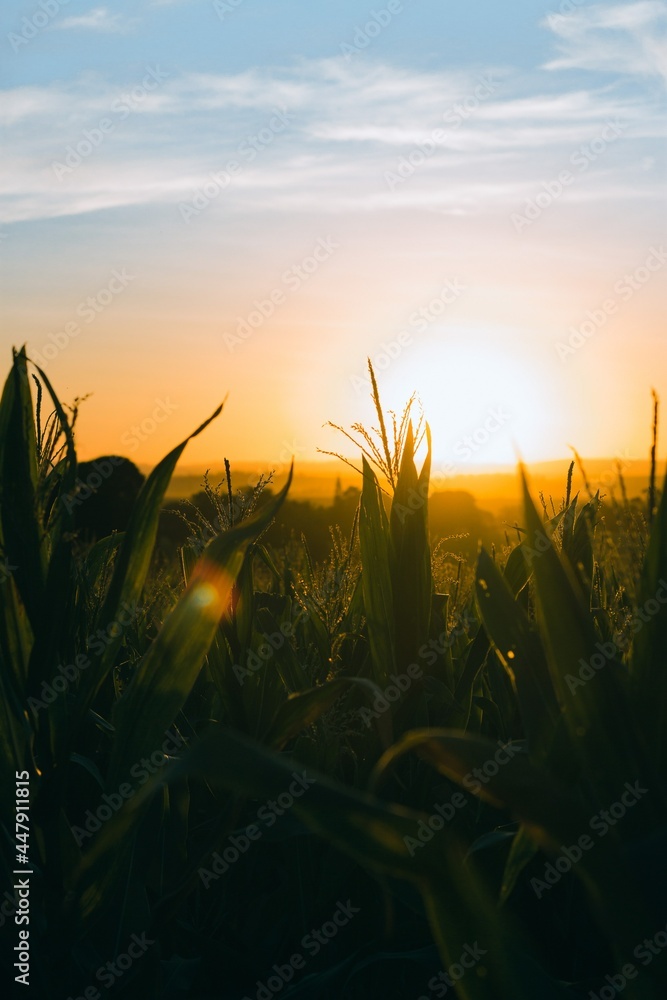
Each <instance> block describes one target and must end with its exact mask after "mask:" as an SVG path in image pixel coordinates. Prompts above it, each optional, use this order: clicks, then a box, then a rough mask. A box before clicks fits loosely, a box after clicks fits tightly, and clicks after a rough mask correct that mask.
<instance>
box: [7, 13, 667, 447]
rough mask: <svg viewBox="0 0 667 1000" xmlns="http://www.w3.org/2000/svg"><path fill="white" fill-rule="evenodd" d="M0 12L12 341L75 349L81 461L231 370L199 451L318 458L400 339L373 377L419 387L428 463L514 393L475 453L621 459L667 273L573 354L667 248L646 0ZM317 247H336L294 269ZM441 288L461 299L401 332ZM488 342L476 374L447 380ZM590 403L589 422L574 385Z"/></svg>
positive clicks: (399, 390) (650, 374) (645, 376)
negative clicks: (300, 273) (366, 367)
mask: <svg viewBox="0 0 667 1000" xmlns="http://www.w3.org/2000/svg"><path fill="white" fill-rule="evenodd" d="M0 20H1V23H0V44H2V45H3V48H4V59H3V67H4V69H3V78H2V89H3V91H4V93H3V101H2V107H3V110H2V112H1V115H2V120H3V130H4V138H5V142H4V148H5V154H4V157H3V160H4V169H3V180H2V189H1V190H0V208H1V210H2V216H3V222H2V229H1V232H2V237H3V238H2V241H1V242H0V253H2V257H3V270H4V275H5V276H4V279H3V280H4V283H5V299H6V306H5V332H4V333H3V334H2V344H0V346H1V347H2V349H3V351H4V352H5V354H6V355H7V356H8V351H9V346H10V345H11V344H12V343H17V342H20V341H22V340H27V341H28V343H29V345H30V347H31V348H32V349H34V350H36V351H40V350H41V349H42V348H43V347H44V345H48V344H50V343H59V344H61V345H63V344H65V341H67V343H66V345H65V346H60V347H58V350H57V352H56V354H55V356H54V357H53V359H52V360H51V361H50V362H49V363H50V373H52V374H53V377H54V378H55V379H56V382H57V383H58V384H59V385H60V386H61V388H62V391H63V394H64V395H65V396H66V397H67V395H68V394H69V395H70V396H71V395H73V394H84V393H85V392H91V393H92V397H91V400H90V401H88V402H87V403H86V411H84V413H85V414H87V416H84V417H82V428H83V429H82V431H81V434H82V438H81V440H82V445H83V449H84V451H86V450H88V451H91V452H92V451H96V450H105V451H117V450H119V448H120V445H119V441H120V440H122V438H123V434H124V433H126V431H127V427H128V426H129V425H130V424H131V422H132V421H134V420H137V419H139V418H141V416H142V414H146V413H150V412H151V407H152V406H153V404H154V400H155V399H156V398H158V396H159V395H160V394H164V393H167V392H171V393H172V396H173V397H174V399H175V400H177V407H176V409H175V410H174V414H175V415H174V416H173V417H171V418H170V420H169V421H168V422H166V423H165V426H164V427H160V428H159V429H158V430H156V432H155V433H154V434H152V436H151V437H150V438H149V439H147V440H146V442H145V443H142V447H141V448H140V449H139V451H138V454H137V458H138V459H142V460H145V461H149V460H153V459H154V458H156V457H158V455H159V454H160V452H161V451H163V450H164V447H165V445H166V446H168V445H169V444H170V443H171V442H173V441H174V440H175V438H177V437H178V436H179V434H181V433H186V432H187V431H188V429H189V428H190V425H192V426H194V425H196V423H197V422H198V421H199V419H200V418H201V416H202V409H204V410H209V409H212V408H213V406H214V405H215V402H216V401H217V399H218V398H219V397H220V396H221V395H224V393H225V392H226V391H227V389H230V388H232V389H233V397H234V402H233V405H234V407H235V408H236V409H235V410H234V411H233V414H235V416H234V415H233V418H232V422H231V424H230V427H229V428H228V430H227V432H226V433H227V434H228V435H229V436H228V437H225V433H223V432H222V431H220V432H218V431H216V434H219V438H216V437H215V435H214V438H213V443H212V447H213V450H214V451H215V450H217V448H218V447H226V448H227V450H228V451H230V450H231V451H232V452H233V454H235V455H238V456H247V455H248V454H252V455H253V456H261V457H263V458H269V459H270V458H271V457H272V456H275V455H277V454H279V452H282V451H284V449H285V441H286V440H287V441H294V440H296V437H297V429H298V434H300V441H301V443H300V446H299V447H300V450H301V451H302V453H303V454H304V455H307V456H309V457H310V456H312V455H314V454H315V448H316V447H318V446H321V447H327V446H330V445H331V443H332V442H331V441H329V440H327V439H326V438H325V437H324V436H323V434H322V431H321V425H322V423H323V422H324V420H326V419H328V418H331V419H335V420H337V421H341V422H346V420H348V419H349V420H351V419H355V418H356V417H358V416H364V415H365V411H364V406H365V405H366V404H365V402H364V400H363V399H362V398H360V394H359V388H358V376H359V375H360V374H361V375H363V364H364V358H365V356H366V355H369V354H370V355H371V356H379V353H381V352H382V351H383V348H382V344H386V343H390V342H393V339H394V338H396V337H398V335H399V334H400V333H401V331H404V330H406V329H407V330H408V332H409V335H410V337H411V341H410V343H407V341H406V343H405V345H404V348H403V349H402V351H401V358H400V362H399V361H398V360H396V361H395V363H393V364H391V365H389V364H388V365H387V371H386V374H385V375H384V376H383V378H384V383H385V384H386V386H387V392H388V394H389V398H390V399H391V400H392V401H394V400H396V405H398V402H399V401H400V398H401V397H404V396H405V395H406V394H407V393H408V392H409V391H410V390H411V389H412V388H413V387H414V388H417V389H418V391H419V392H420V393H421V395H422V397H423V399H424V404H425V407H426V410H427V415H428V416H429V418H430V419H431V420H432V422H435V423H436V424H438V423H440V425H441V427H440V435H439V439H440V441H441V446H440V447H441V452H440V454H441V457H442V458H443V460H444V459H445V457H446V452H447V448H448V447H449V446H450V445H451V442H452V441H454V440H455V439H456V438H457V435H459V436H460V433H461V432H462V431H464V430H466V429H467V428H470V427H474V426H475V425H476V423H479V422H480V421H482V422H483V420H484V414H485V413H486V410H487V409H488V407H490V406H494V405H500V404H503V405H506V406H507V407H511V406H513V407H514V410H515V414H514V419H513V422H510V426H508V427H507V429H506V433H505V431H504V432H503V433H502V434H501V435H499V436H498V439H497V441H495V442H494V443H492V445H491V446H490V448H489V449H488V450H487V451H486V452H485V454H484V455H480V456H479V461H489V462H490V461H500V460H511V459H512V456H513V454H514V452H513V448H514V444H515V443H516V444H518V445H519V446H521V447H522V448H523V449H524V450H525V453H526V454H527V456H528V457H529V458H530V457H531V456H533V457H542V455H544V457H551V456H552V455H556V454H559V455H560V454H563V453H565V452H566V448H567V442H569V441H570V440H576V441H577V443H578V444H579V446H580V447H581V448H582V450H589V451H590V452H592V453H596V454H601V453H605V454H611V453H612V452H613V451H614V450H619V449H620V450H622V449H624V448H625V449H626V450H627V449H630V450H632V449H634V450H637V448H638V441H639V440H640V435H641V434H645V427H646V425H647V420H646V415H645V413H644V410H645V409H646V407H645V406H644V402H645V399H646V397H647V393H648V389H649V386H650V384H651V382H652V381H657V383H658V388H660V387H661V385H660V376H659V375H658V374H657V373H658V372H659V371H660V366H661V365H662V370H665V369H667V366H665V365H664V363H663V362H664V361H665V360H667V358H666V357H665V353H664V352H665V343H664V338H663V332H662V330H661V329H660V328H659V325H658V321H657V316H658V313H659V310H660V309H663V308H664V304H665V302H664V299H665V294H664V290H665V280H664V276H665V274H666V273H667V269H666V270H665V271H662V270H658V271H657V272H656V276H655V277H653V276H651V280H650V281H649V282H647V283H646V286H645V287H644V286H642V287H641V288H638V290H637V294H635V295H633V296H632V297H631V298H630V299H629V300H628V301H627V302H625V301H623V302H620V301H619V303H618V306H619V308H618V309H617V310H616V309H615V310H614V311H613V312H614V314H613V315H611V314H610V315H609V317H607V318H605V320H604V323H603V326H602V327H600V330H599V334H598V331H597V330H596V333H595V335H594V336H593V337H591V338H590V342H589V343H586V344H585V345H584V347H582V349H581V350H579V349H577V353H576V356H572V357H571V358H570V357H567V356H563V352H562V350H561V352H560V353H559V351H558V344H561V345H562V344H563V343H566V342H567V339H568V337H570V336H571V335H572V331H573V330H577V329H578V328H579V327H580V326H581V324H582V323H584V322H586V321H587V317H588V315H589V313H590V312H591V311H592V313H593V314H597V312H599V309H600V308H601V303H603V302H604V301H606V300H607V301H609V295H611V296H612V298H614V296H616V295H618V294H620V293H618V292H613V289H614V286H615V285H616V283H617V282H618V281H619V280H621V279H622V277H623V275H625V274H627V273H628V271H630V273H632V272H633V271H634V269H636V268H637V267H641V266H642V264H643V262H644V261H645V260H646V258H647V257H648V256H649V255H650V253H651V251H652V248H654V247H656V246H659V245H660V241H661V240H662V239H664V236H665V214H666V213H665V169H664V168H665V124H666V123H665V82H666V80H667V55H666V43H665V39H666V34H667V3H665V2H663V0H640V2H634V3H632V2H631V3H604V4H590V3H578V4H577V3H574V0H562V2H560V3H554V4H552V5H549V4H546V3H541V2H531V0H521V2H514V3H512V4H511V5H502V4H498V3H497V2H494V3H491V2H478V3H475V4H468V5H456V6H454V5H449V4H445V3H436V2H430V0H420V2H418V0H404V2H399V0H392V2H391V4H389V3H384V2H383V0H381V2H380V3H378V4H376V5H375V6H374V7H369V6H367V5H366V4H365V3H353V2H349V0H348V2H330V0H326V2H322V3H319V4H306V3H298V2H294V0H291V2H273V3H268V2H260V0H241V2H240V3H224V2H218V3H217V5H216V4H215V3H213V2H210V0H203V2H202V0H191V2H187V0H184V2H175V3H169V2H153V3H148V2H143V3H132V4H130V3H116V4H114V5H113V6H111V5H108V6H104V5H91V4H90V3H84V2H76V0H70V2H69V3H66V4H62V3H59V0H43V5H42V6H40V4H39V3H32V2H31V3H14V2H10V3H8V4H6V5H5V6H4V7H3V9H2V12H1V14H0ZM614 130H615V131H614ZM77 151H78V152H77ZM68 157H69V159H68ZM232 163H234V164H236V166H235V167H234V168H232V167H231V166H230V164H232ZM564 172H565V173H566V174H567V175H568V177H569V180H568V181H567V183H566V182H565V181H562V177H561V175H563V173H564ZM559 177H561V180H560V181H559ZM559 187H560V190H559ZM206 192H208V193H206ZM549 192H551V193H549ZM554 192H555V193H554ZM539 199H541V200H542V207H540V206H539V205H537V209H535V210H536V211H537V215H536V217H535V218H532V219H531V218H528V216H527V214H526V212H527V211H528V212H530V208H529V206H530V205H533V207H534V206H535V205H536V204H537V200H539ZM522 220H523V221H522ZM322 240H324V241H326V240H330V241H332V242H333V243H334V244H336V248H335V252H332V253H331V254H329V256H328V257H326V258H325V259H324V260H322V261H317V263H316V266H315V270H314V272H313V273H312V274H307V277H304V278H303V280H301V281H300V282H299V287H298V288H291V287H289V285H287V286H286V282H285V280H284V276H285V274H286V272H288V271H289V270H290V268H299V267H300V264H301V262H303V261H304V260H307V259H309V258H310V255H311V254H312V253H313V250H314V248H315V247H316V246H317V245H318V241H322ZM656 259H657V258H656ZM123 268H125V270H126V272H127V273H128V274H129V275H131V276H132V277H131V280H128V282H127V283H126V285H123V286H122V292H120V293H119V294H116V293H115V292H114V293H106V292H105V291H104V290H105V289H107V287H108V286H109V282H110V281H112V280H113V279H112V277H111V276H112V274H113V273H114V272H115V271H122V269H123ZM451 280H454V281H456V280H458V281H459V282H460V283H461V284H462V285H465V292H464V293H463V294H461V295H460V296H458V297H457V299H456V301H454V302H453V303H451V304H450V303H448V304H447V309H446V311H445V312H444V314H442V315H440V314H438V316H435V315H434V316H433V317H432V318H430V319H429V322H428V324H427V326H426V328H425V329H424V330H417V329H416V328H415V327H414V324H413V326H412V327H411V326H410V321H409V317H410V316H411V315H412V314H413V313H414V311H415V310H416V309H418V308H423V309H426V310H427V311H428V303H430V302H432V301H433V298H434V296H436V295H437V294H438V291H439V289H441V288H442V287H443V286H444V284H445V283H446V281H451ZM100 292H102V293H103V296H102V297H103V298H105V300H106V298H109V300H110V302H109V303H106V301H105V304H104V308H103V309H102V308H100V310H99V314H97V315H96V316H95V319H94V322H92V323H91V325H90V327H89V328H86V329H84V330H83V331H82V332H81V333H77V334H76V335H75V336H74V335H73V336H71V337H69V339H68V337H67V336H63V335H62V333H60V331H62V330H63V329H64V328H65V325H66V324H67V323H68V322H78V320H80V319H81V314H80V313H79V312H78V309H79V306H80V303H81V302H82V301H83V300H84V299H85V298H86V297H87V296H89V295H91V294H93V295H94V296H96V295H98V294H99V293H100ZM272 292H274V293H276V295H278V296H280V294H282V295H283V301H281V302H280V304H279V305H277V306H276V308H275V309H274V310H273V312H272V314H271V315H270V316H267V317H262V323H261V325H260V326H259V327H258V329H257V330H256V331H255V332H254V334H253V336H252V337H250V338H249V339H248V340H247V342H243V343H240V342H239V341H238V329H239V326H240V324H242V323H243V322H244V321H246V320H247V317H248V316H250V315H251V314H252V313H254V312H256V303H257V302H260V303H262V302H265V301H267V297H268V301H270V296H271V293H272ZM406 324H407V326H406ZM234 338H236V345H235V344H234ZM628 345H630V346H628ZM389 353H390V354H391V351H390V352H389ZM128 358H131V359H132V364H128ZM614 358H615V359H616V361H615V362H614V361H613V359H614ZM474 359H477V361H478V363H480V362H481V363H483V364H484V365H485V366H486V373H485V375H484V377H483V378H482V379H480V382H481V384H482V385H483V386H484V389H483V391H482V390H479V391H476V392H471V391H469V390H468V391H466V390H465V389H463V390H462V389H461V386H462V385H463V380H464V376H465V369H464V366H465V365H468V366H470V364H472V362H473V360H474ZM503 366H504V367H503ZM505 368H506V369H507V371H506V375H505V376H504V377H503V378H502V379H501V380H496V384H495V386H494V375H495V373H497V372H499V371H501V370H503V371H504V370H505ZM440 372H442V375H439V374H438V373H440ZM621 375H622V376H623V378H624V379H625V380H626V381H625V383H624V391H623V400H624V403H623V405H622V406H612V407H610V406H609V399H610V396H611V395H615V396H618V395H620V394H619V391H618V388H619V387H618V384H617V383H616V382H615V381H614V380H618V379H619V377H621ZM355 379H357V381H356V382H355ZM447 382H449V388H448V391H447V392H446V393H445V392H443V385H446V384H447ZM664 392H665V395H667V384H665V385H664ZM586 393H590V394H591V406H592V409H593V410H599V409H600V408H605V409H606V411H607V412H606V414H605V421H604V422H603V423H604V428H605V431H604V433H603V431H602V426H601V425H600V424H599V423H598V422H595V421H594V422H593V423H592V425H591V426H589V427H587V426H583V427H582V426H581V423H582V422H581V419H580V418H579V417H577V416H575V415H573V413H572V407H569V406H565V407H563V405H562V403H563V401H570V402H571V401H573V400H577V399H580V398H581V397H582V395H583V394H586ZM519 395H521V396H522V397H523V398H522V399H521V400H519V399H518V397H519ZM119 396H122V398H123V406H120V407H119V406H118V400H119ZM445 396H446V398H444V399H443V398H441V397H445ZM258 399H261V401H262V403H261V406H258V403H257V400H258ZM559 401H560V403H559ZM267 410H268V411H269V412H270V413H271V414H272V419H271V420H270V421H269V422H268V424H267V420H266V411H267ZM434 410H435V411H436V412H435V413H434V412H433V411H434ZM560 410H564V411H565V413H561V412H560ZM556 412H558V413H559V415H558V419H557V420H556V419H555V413H556ZM86 419H88V428H89V430H86V429H85V426H86V423H85V421H86ZM306 423H307V424H308V426H306ZM436 437H438V431H437V430H436ZM207 447H209V445H208V444H199V443H197V448H198V449H200V451H198V452H197V451H196V454H200V453H201V454H202V455H203V454H204V452H205V450H206V448H207Z"/></svg>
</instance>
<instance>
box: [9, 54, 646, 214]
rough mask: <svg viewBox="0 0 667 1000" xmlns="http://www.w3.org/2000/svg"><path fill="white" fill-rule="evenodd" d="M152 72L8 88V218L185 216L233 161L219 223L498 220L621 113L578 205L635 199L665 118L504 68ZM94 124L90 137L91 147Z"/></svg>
mask: <svg viewBox="0 0 667 1000" xmlns="http://www.w3.org/2000/svg"><path fill="white" fill-rule="evenodd" d="M149 69H150V70H151V72H152V74H153V78H152V79H150V80H149V81H148V82H149V84H150V86H148V87H147V88H145V91H143V92H142V86H141V79H142V78H143V72H142V73H141V74H139V79H137V80H128V81H127V83H126V85H125V86H124V87H120V88H119V87H113V86H111V85H110V84H109V83H108V82H107V81H106V80H104V79H101V78H99V77H98V78H91V77H90V76H86V78H85V79H81V80H78V81H74V82H72V83H70V84H68V85H64V84H63V85H61V86H59V87H56V86H51V87H48V88H46V87H45V88H40V87H19V88H15V89H13V90H9V91H6V92H5V93H4V94H3V95H1V96H2V97H3V100H2V102H0V107H1V108H2V109H3V110H2V113H0V120H2V119H4V122H5V123H6V125H7V128H8V132H9V133H10V134H11V138H12V148H13V151H14V155H13V158H12V159H10V158H9V157H6V158H5V172H4V177H3V178H2V180H1V181H0V206H1V207H2V213H3V215H4V217H5V219H6V220H8V221H18V220H21V219H35V218H53V217H59V216H65V215H74V214H81V213H89V212H94V211H102V210H108V209H113V208H118V207H121V206H138V205H142V204H156V203H161V204H163V205H169V206H170V209H169V210H173V211H175V212H176V211H177V206H178V204H179V202H180V201H182V200H184V199H188V198H192V197H193V195H194V192H195V191H196V190H197V188H198V186H200V185H202V184H204V183H206V181H207V180H209V179H210V175H211V174H212V173H215V172H218V171H221V170H223V169H224V168H225V166H226V164H227V163H229V161H230V160H232V159H236V160H239V161H240V162H241V165H242V169H241V170H240V172H239V173H238V174H237V175H236V176H235V177H234V179H233V182H232V183H231V184H230V187H229V190H228V191H227V192H226V194H225V196H224V197H221V198H219V199H216V201H215V204H214V205H213V206H212V208H211V212H212V213H213V214H215V213H217V212H224V213H229V212H244V211H247V212H255V211H266V210H272V209H276V210H286V209H288V210H302V211H310V210H312V209H318V210H327V211H334V212H335V211H347V210H350V211H387V212H390V211H393V210H401V209H405V208H412V209H417V210H427V209H432V210H435V211H439V212H446V213H451V214H461V213H462V212H463V213H479V212H480V211H483V210H487V211H490V212H498V211H502V209H503V206H507V205H512V206H514V205H516V204H518V203H520V201H521V199H522V198H528V197H530V195H531V194H532V193H533V192H534V190H535V187H536V185H537V184H539V183H541V181H542V180H546V179H549V178H550V177H552V176H553V175H554V174H555V175H557V174H558V172H559V170H561V169H563V168H567V166H568V162H569V157H570V156H571V154H572V152H573V151H574V150H576V149H577V147H578V145H579V144H585V143H590V142H591V141H592V140H594V139H595V137H596V136H597V135H598V134H599V133H600V130H601V129H602V128H604V126H605V124H606V123H607V122H608V121H609V120H610V119H612V118H615V117H618V116H620V117H622V119H623V121H624V122H625V123H627V125H628V128H629V129H631V132H632V137H633V138H632V142H631V143H627V144H626V145H625V146H624V143H625V142H626V140H625V139H624V140H623V141H621V142H619V143H618V144H617V145H615V146H614V150H613V151H611V152H610V153H609V154H608V155H606V156H605V159H604V163H603V165H598V164H597V163H594V164H593V165H592V166H591V169H590V171H587V173H586V177H585V178H582V179H581V181H580V182H578V185H577V191H576V197H577V198H578V199H580V200H586V199H588V200H591V201H597V200H600V199H601V198H605V197H610V198H611V197H613V198H619V197H626V198H635V197H639V194H638V192H637V187H638V185H637V182H636V177H635V173H636V171H637V170H639V169H640V167H639V166H638V163H639V161H640V159H641V157H642V156H643V157H644V158H645V157H646V155H653V154H655V153H656V149H655V148H654V146H655V143H653V144H652V140H654V139H655V138H658V137H664V135H665V131H666V128H665V123H664V118H663V116H662V113H661V110H660V109H659V108H658V107H657V106H656V102H654V101H651V100H648V101H647V100H646V99H645V96H644V95H637V94H634V93H632V94H630V93H623V92H622V91H619V90H618V89H617V88H614V87H612V86H605V87H598V88H592V89H588V90H586V89H581V88H579V89H577V90H564V91H563V92H561V93H558V92H556V93H554V92H553V88H552V91H551V92H549V93H544V92H543V91H542V90H541V88H540V86H539V83H540V80H539V77H535V78H533V79H532V80H531V81H527V80H526V79H525V78H523V77H520V76H518V75H513V74H511V73H509V72H508V71H505V72H497V73H495V75H494V74H493V73H492V74H481V73H480V72H477V71H470V72H459V71H457V72H440V73H423V72H420V71H417V70H415V71H413V72H409V71H407V70H397V69H396V68H394V67H392V66H389V65H384V64H380V63H372V62H370V61H364V62H363V63H362V62H359V63H358V64H349V63H346V62H345V61H344V60H342V59H339V60H332V59H325V60H302V61H301V62H299V63H298V64H297V65H295V66H292V67H290V68H273V69H269V68H267V69H249V70H247V71H243V72H240V73H236V74H200V73H196V74H193V73H186V74H177V73H174V72H169V73H167V72H165V71H164V70H163V69H162V68H160V67H155V66H153V67H150V68H149V67H147V68H146V71H147V72H148V70H149ZM149 76H150V74H149ZM483 77H485V78H486V79H487V81H488V80H489V79H490V78H491V77H493V79H494V81H495V82H494V87H493V90H492V92H491V93H489V94H488V95H487V96H485V97H484V99H482V100H480V101H479V102H477V104H474V102H473V105H470V104H468V107H472V111H471V113H470V114H467V113H466V116H465V117H461V118H460V119H459V118H457V117H456V115H457V114H458V113H457V112H456V111H455V109H456V108H457V106H458V107H463V109H464V110H465V106H466V101H467V100H468V99H469V98H470V96H471V95H474V93H475V89H476V88H478V87H479V85H480V79H482V78H483ZM156 81H159V82H156ZM541 82H542V83H543V82H544V81H543V80H542V81H541ZM138 84H139V87H137V85H138ZM154 84H155V85H154ZM527 93H529V94H531V96H530V97H527V96H526V94H527ZM137 94H138V95H139V97H138V98H137ZM132 95H134V97H133V96H132ZM461 102H462V104H461ZM276 108H283V109H286V110H287V112H288V113H289V125H288V127H286V128H285V129H284V130H283V131H281V132H280V134H276V135H275V136H274V137H272V138H271V141H270V142H268V143H266V144H264V143H263V142H262V140H261V138H259V139H258V140H257V151H256V155H251V154H250V150H249V147H248V146H247V142H248V139H249V138H250V137H257V136H261V135H262V130H263V129H264V130H265V129H266V127H267V124H268V123H269V122H270V120H271V117H272V115H274V113H275V110H276ZM452 112H454V118H453V119H452ZM448 116H449V121H448ZM102 118H105V119H107V120H108V121H110V122H111V127H110V128H109V129H108V130H107V131H106V132H105V134H104V137H103V138H100V136H99V135H98V134H97V133H96V132H94V130H95V129H98V128H99V123H100V120H101V119H102ZM452 121H453V124H452ZM436 129H438V130H439V132H438V139H437V142H435V143H434V144H433V149H432V151H431V152H430V153H429V155H428V156H426V157H424V163H423V165H422V166H420V169H419V171H418V173H417V174H416V175H415V176H414V178H412V179H411V180H410V182H409V183H406V184H401V185H398V186H394V189H393V190H390V188H389V187H388V184H387V181H386V173H387V172H388V171H396V170H397V169H398V165H399V163H400V160H401V157H405V156H407V155H409V154H410V153H411V151H413V150H415V149H419V148H420V144H424V143H427V142H428V141H429V139H430V137H431V136H432V135H433V134H434V130H436ZM91 130H93V140H91V139H89V138H87V133H88V134H90V132H91ZM94 140H99V141H97V144H95V141H94ZM639 143H643V145H642V146H639V145H638V144H639ZM244 144H246V145H245V146H244ZM77 148H80V149H82V150H83V151H84V152H83V153H82V154H81V155H80V156H79V160H80V162H79V163H78V164H76V165H75V168H74V169H72V170H59V171H55V170H54V163H63V162H67V161H66V156H67V155H68V154H67V150H68V149H73V150H74V152H73V153H70V154H69V162H70V163H76V159H77V155H78V154H77ZM239 150H245V153H243V152H241V153H239ZM638 150H640V153H638ZM603 171H604V175H603ZM644 180H645V175H644ZM642 190H645V187H643V188H642Z"/></svg>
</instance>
